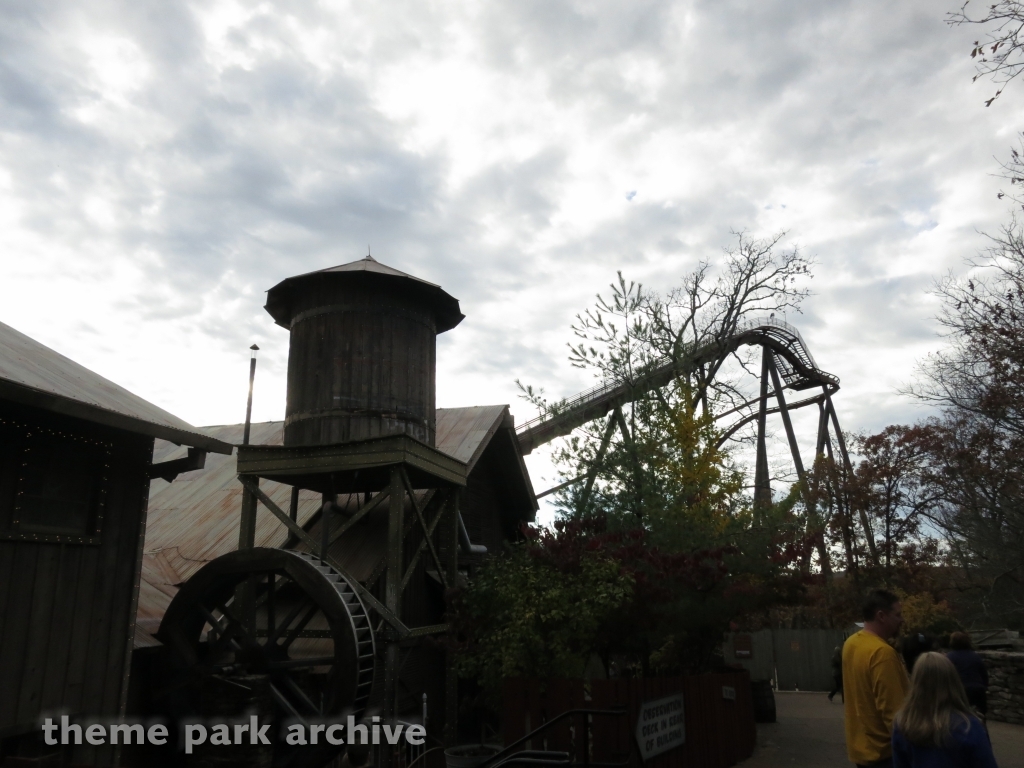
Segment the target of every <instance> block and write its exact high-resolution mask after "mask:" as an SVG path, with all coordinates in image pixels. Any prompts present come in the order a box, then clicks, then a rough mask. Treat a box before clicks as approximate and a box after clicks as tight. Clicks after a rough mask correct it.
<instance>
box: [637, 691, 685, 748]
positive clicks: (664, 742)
mask: <svg viewBox="0 0 1024 768" xmlns="http://www.w3.org/2000/svg"><path fill="white" fill-rule="evenodd" d="M685 742H686V719H685V716H684V710H683V694H681V693H676V694H674V695H672V696H666V697H665V698H663V699H655V700H654V701H645V702H644V703H643V704H641V705H640V716H639V717H637V719H636V743H637V746H638V747H640V757H641V758H642V759H643V760H644V761H645V762H646V761H647V760H650V759H651V758H652V757H656V756H657V755H660V754H662V753H663V752H668V751H669V750H670V749H675V748H676V747H681V746H682V745H683V744H684V743H685Z"/></svg>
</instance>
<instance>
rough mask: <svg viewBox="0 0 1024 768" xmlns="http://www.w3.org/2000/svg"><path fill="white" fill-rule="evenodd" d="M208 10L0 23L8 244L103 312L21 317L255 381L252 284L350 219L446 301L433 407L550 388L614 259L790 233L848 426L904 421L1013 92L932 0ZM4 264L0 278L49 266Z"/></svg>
mask: <svg viewBox="0 0 1024 768" xmlns="http://www.w3.org/2000/svg"><path fill="white" fill-rule="evenodd" d="M218 7H219V6H207V5H205V4H194V5H193V4H189V3H186V2H178V3H157V2H136V3H125V2H114V1H113V0H86V1H85V2H76V3H71V2H54V3H49V4H40V3H30V2H20V3H19V2H8V3H6V4H5V12H4V14H3V15H2V17H0V170H2V172H3V174H5V176H4V178H6V182H5V183H6V187H3V186H2V185H0V194H2V195H5V196H6V197H4V198H0V200H2V199H6V200H8V201H11V202H13V203H16V204H17V210H18V213H17V217H16V221H15V224H14V229H13V230H12V231H13V232H14V234H16V235H17V236H18V239H16V240H11V241H9V242H11V243H14V244H15V245H13V246H8V247H16V248H23V247H27V246H24V245H19V243H22V244H23V243H32V244H33V245H32V248H36V249H39V251H40V252H44V253H53V254H61V253H68V254H74V256H71V257H67V258H65V259H64V260H63V262H62V265H61V277H60V279H67V280H79V279H80V280H81V281H82V284H83V285H85V284H88V285H102V286H103V291H102V297H101V296H100V295H97V296H94V297H93V299H94V300H96V301H98V300H102V302H103V306H104V308H105V311H106V312H107V313H108V314H107V315H106V316H105V319H98V318H97V319H89V320H88V322H86V318H87V311H86V309H85V307H84V306H83V307H74V306H66V307H63V308H62V311H61V313H60V315H59V317H54V318H52V319H51V320H48V321H47V322H48V323H50V324H49V325H47V326H46V327H47V328H49V329H50V330H49V331H48V332H49V333H52V334H53V336H54V337H55V338H66V339H67V340H68V343H69V344H79V345H81V348H82V349H87V350H93V351H92V352H90V354H92V355H93V356H94V357H95V359H97V360H106V361H107V362H106V365H107V366H109V367H108V368H107V369H106V370H108V371H111V372H113V373H114V374H116V373H117V370H118V363H117V355H118V354H119V350H118V345H117V344H112V343H109V342H108V343H106V344H104V343H102V342H99V341H97V340H96V339H97V337H99V338H103V337H104V336H109V335H111V334H116V333H120V332H121V330H120V329H122V328H123V327H126V326H132V325H137V326H138V327H139V328H140V329H153V332H154V334H156V335H157V336H159V335H160V334H161V333H164V334H168V335H170V336H173V337H174V338H188V339H189V340H190V341H189V342H188V343H189V344H190V345H194V346H195V347H196V348H197V349H198V348H201V347H204V345H205V347H209V348H211V349H217V350H222V351H224V352H230V354H231V355H234V356H235V357H238V358H239V359H241V358H242V357H244V355H245V348H246V347H247V346H248V344H249V343H251V340H252V339H258V340H260V342H261V344H263V343H264V341H263V340H267V341H266V344H267V352H266V356H265V360H266V362H265V368H261V371H263V370H265V371H266V373H265V374H264V375H266V376H268V377H269V379H270V380H271V381H273V382H275V383H274V384H273V386H275V387H279V385H280V378H281V376H283V359H284V338H285V337H284V335H283V332H282V331H280V329H276V328H274V327H273V325H272V323H271V322H270V320H269V318H268V317H266V316H265V314H264V313H263V312H262V309H261V305H262V291H264V290H266V289H267V288H269V287H270V286H272V285H274V284H275V283H277V282H278V281H279V280H281V279H282V278H284V277H286V276H288V275H290V274H295V273H299V272H303V271H308V270H311V269H317V268H321V267H324V266H328V265H330V264H334V263H340V262H344V261H349V260H351V259H354V258H358V257H359V256H361V255H362V254H363V253H365V249H366V247H367V246H368V245H370V246H371V247H372V249H373V252H374V254H375V255H377V256H379V258H381V259H382V260H384V261H386V262H388V263H391V264H393V265H394V266H396V267H398V268H400V269H404V270H407V271H411V272H414V273H416V274H420V275H422V276H423V277H425V278H426V279H429V280H432V281H435V282H438V283H441V284H442V285H444V286H445V288H446V289H448V290H450V291H451V292H452V293H453V294H454V295H456V296H458V297H459V298H460V299H461V300H462V302H463V307H464V309H465V311H466V312H467V315H468V317H467V320H466V322H465V323H464V324H463V325H462V326H461V327H460V328H458V329H456V330H454V331H452V332H451V333H450V334H447V335H446V336H444V337H442V339H441V341H440V346H439V349H440V351H441V355H442V359H441V367H442V376H443V377H444V380H445V381H447V382H450V386H451V387H453V388H454V389H453V390H452V392H453V393H454V394H452V395H445V396H443V397H442V399H444V400H446V401H447V402H449V404H452V403H451V398H454V397H458V398H459V399H460V401H466V402H471V401H475V400H488V401H492V400H500V399H504V400H508V399H511V398H514V396H515V392H514V388H513V385H512V380H513V379H514V378H516V377H523V378H524V379H526V380H529V381H532V382H535V383H538V384H542V385H546V386H547V388H548V389H549V390H550V391H551V392H552V393H553V394H556V395H564V394H569V393H570V392H571V391H572V390H573V389H574V388H576V387H580V386H586V385H588V384H589V383H590V382H589V380H587V378H586V375H585V374H583V373H581V372H579V371H575V370H573V369H571V368H569V367H568V365H567V364H566V363H565V346H564V344H565V341H567V340H568V339H569V330H568V326H569V323H570V322H571V320H572V318H573V316H574V315H575V314H576V313H577V312H579V311H580V310H582V309H583V308H584V307H585V306H587V304H589V303H590V302H591V301H592V299H593V295H594V294H595V293H596V292H599V291H602V290H604V289H605V288H606V286H607V284H608V283H609V282H610V281H611V280H613V279H614V275H615V271H616V270H617V269H622V270H623V271H624V272H625V273H626V275H627V277H630V278H635V279H638V280H642V281H643V282H645V283H646V284H648V285H651V286H653V287H656V288H659V289H667V288H668V287H670V286H671V285H672V284H673V283H674V282H675V281H677V280H678V278H679V276H680V275H681V274H682V273H683V272H685V271H686V270H687V269H689V268H691V267H692V265H693V264H695V263H696V261H697V260H698V259H701V258H711V259H714V258H717V257H718V255H719V254H720V253H721V248H722V247H723V246H725V245H728V244H729V243H730V241H731V240H732V236H731V234H730V232H731V231H732V230H734V229H745V230H748V231H751V232H753V233H755V234H765V233H768V232H772V231H776V230H779V229H787V230H789V231H790V233H791V238H792V242H794V243H799V244H802V245H803V247H804V248H805V250H806V251H807V252H808V253H811V254H813V255H815V256H816V258H817V260H818V263H819V265H818V268H817V277H816V279H815V281H814V283H813V287H814V289H815V291H816V295H815V296H814V297H813V298H812V299H811V300H810V301H809V302H808V305H807V307H806V313H805V315H804V316H803V318H801V319H798V322H799V323H801V325H802V326H803V327H804V328H805V330H806V331H807V334H808V337H809V338H810V339H811V340H812V343H813V344H814V351H815V353H816V354H817V355H818V357H819V359H820V360H821V361H822V364H823V365H825V366H826V367H828V368H830V369H832V370H834V372H835V373H837V374H838V375H840V376H841V377H842V378H843V382H844V388H846V392H848V393H850V395H849V397H850V398H854V397H856V398H857V400H856V402H854V400H852V399H851V400H850V401H849V402H846V403H843V404H842V405H841V409H845V410H844V411H843V415H844V419H848V420H850V421H851V422H852V423H853V426H858V425H871V426H872V428H873V427H874V426H876V425H877V423H878V414H886V417H885V418H892V419H903V420H908V419H911V418H914V414H915V413H916V411H915V410H914V409H913V407H912V406H910V405H908V404H907V403H906V402H905V401H903V400H901V399H900V398H899V397H898V396H897V395H896V394H895V393H894V391H893V387H894V386H895V383H898V381H897V379H899V377H900V376H909V375H910V374H911V372H912V371H911V365H910V362H909V361H908V359H907V358H908V356H912V355H914V354H918V353H919V352H920V351H921V350H923V349H925V348H927V347H928V345H929V342H930V340H934V342H935V343H936V344H937V343H938V342H937V340H935V337H934V331H935V328H934V323H932V321H931V320H930V317H931V315H932V313H933V312H934V303H933V302H932V301H931V300H929V299H928V298H927V294H926V292H927V290H928V288H929V286H930V284H931V280H932V278H933V276H934V275H936V274H939V273H941V272H943V271H945V270H946V269H948V268H956V267H957V265H958V264H959V260H960V259H961V257H962V256H963V255H967V254H969V253H971V252H973V251H974V250H977V249H978V248H979V247H981V246H982V245H983V243H982V242H981V240H980V238H979V236H978V235H977V232H976V230H977V229H986V228H989V229H991V228H992V227H993V226H994V223H995V222H998V220H999V219H1000V218H1001V217H1002V216H1003V212H1002V210H1001V209H1000V208H999V206H998V204H997V203H996V202H995V200H994V192H995V190H996V188H997V187H998V182H997V181H996V180H993V179H991V178H990V177H989V176H988V175H987V174H990V173H991V172H992V171H993V170H995V165H994V161H993V160H992V156H993V155H996V154H999V153H1000V152H1002V151H1003V147H1004V145H1008V144H1009V143H1010V141H1011V139H1012V131H1013V128H1014V127H1015V122H1014V121H1015V120H1016V119H1017V118H1019V116H1020V115H1019V110H1016V105H1015V103H1014V102H1013V98H1015V97H1014V95H1013V93H1014V92H1013V88H1012V87H1011V89H1010V91H1008V92H1007V95H1006V96H1004V98H1003V99H1002V100H1001V102H999V103H998V105H997V106H996V107H993V108H992V109H990V110H984V109H983V108H982V107H981V101H982V99H983V97H984V96H985V95H986V94H985V93H983V90H984V89H983V88H982V87H981V86H975V87H974V88H972V87H971V84H970V77H971V74H972V71H971V69H970V63H969V59H967V57H966V53H967V51H968V50H969V49H968V48H967V47H966V42H965V41H966V40H967V38H968V37H969V35H970V34H971V33H970V31H967V32H966V34H965V31H964V30H950V29H948V28H946V26H945V25H944V24H943V21H942V16H943V11H944V9H943V8H942V7H941V6H936V5H935V4H934V3H933V2H929V0H916V1H915V2H906V3H898V4H893V3H886V2H882V1H881V0H857V1H856V2H854V1H853V0H840V1H839V2H830V3H822V2H809V1H805V2H792V1H791V0H786V1H783V0H769V1H767V2H750V1H749V0H716V1H715V2H711V1H710V0H678V1H677V2H670V1H668V0H642V1H640V2H634V3H620V2H596V3H586V4H583V3H577V2H570V1H569V0H543V2H542V1H540V0H537V1H536V2H533V1H531V2H519V3H491V4H484V5H481V6H476V7H472V8H470V7H468V6H466V5H465V4H462V3H454V2H453V3H443V2H442V3H436V4H435V3H431V4H423V3H414V2H407V3H398V4H389V6H388V7H387V8H384V7H380V6H375V5H372V4H364V5H361V6H358V7H352V8H346V9H334V8H331V7H328V6H323V5H320V4H317V3H290V4H273V3H272V4H269V5H262V4H255V3H241V4H239V5H238V6H237V8H240V9H241V12H240V13H241V15H240V16H238V17H237V18H234V19H231V18H229V16H230V14H229V13H228V11H226V10H224V9H221V10H219V11H216V12H215V9H216V8H218ZM403 88H405V89H406V90H404V91H403ZM441 105H443V106H441ZM998 110H1002V111H1001V112H1000V111H998ZM3 190H6V191H3ZM634 190H635V191H636V194H635V197H633V198H629V199H627V197H626V194H627V192H628V193H632V192H633V191H634ZM12 237H13V235H12ZM5 242H7V241H5ZM19 253H20V251H19ZM53 258H54V259H57V258H58V256H56V255H55V256H53ZM4 262H5V263H3V264H2V265H0V273H2V274H3V275H4V277H5V284H7V285H9V286H14V290H16V291H17V290H18V288H17V286H18V285H23V286H24V289H23V290H26V291H27V290H36V289H37V288H36V287H37V286H38V285H40V284H42V282H43V281H46V280H48V279H50V275H51V274H52V273H51V272H47V271H45V270H53V269H54V266H53V262H50V261H46V260H45V259H42V260H40V262H39V264H40V266H39V267H38V268H35V267H33V264H32V263H31V259H25V258H23V259H18V258H10V257H8V258H6V259H4ZM15 262H18V263H15ZM34 270H35V271H34ZM126 271H127V272H131V273H132V274H136V273H137V274H138V275H139V277H134V278H131V279H130V280H129V279H128V278H124V277H123V276H122V273H125V272H126ZM54 279H57V278H56V276H54ZM90 281H91V282H90ZM25 301H26V302H27V299H25ZM11 311H12V312H13V310H11ZM0 319H3V320H4V321H6V322H13V323H14V324H15V325H18V323H17V322H15V321H16V318H15V317H13V316H4V317H2V318H0ZM172 328H173V329H174V330H173V332H172V331H170V330H166V329H172ZM160 329H164V330H160ZM104 350H106V351H104ZM135 354H139V355H142V354H145V350H141V351H138V352H136V353H135ZM872 355H875V356H876V357H877V358H878V359H884V360H885V361H886V365H887V366H890V367H891V368H892V370H887V372H886V375H885V376H878V375H877V372H873V371H871V370H869V368H870V366H867V365H865V364H864V361H866V360H870V359H872ZM232 360H234V358H232ZM825 361H828V362H827V363H826V362H825ZM232 364H234V363H232ZM225 365H227V364H226V363H225ZM845 366H848V368H847V367H845ZM225 370H226V369H225ZM131 375H133V376H137V377H139V378H138V380H139V381H140V382H144V381H147V380H146V379H145V378H144V377H145V375H146V374H144V373H138V372H135V370H134V369H133V372H132V374H131ZM219 375H220V374H219ZM114 378H117V376H116V375H114ZM147 386H148V385H147ZM224 386H227V385H226V384H225V385H224ZM231 386H234V384H232V385H231ZM153 387H154V388H159V391H161V392H163V393H164V394H165V395H166V396H167V397H168V398H170V400H171V401H172V402H170V403H167V404H168V405H176V406H178V407H181V408H185V409H186V410H187V409H188V408H190V407H191V405H190V403H191V402H193V400H194V399H195V396H194V395H186V394H182V395H181V396H180V397H181V398H182V399H181V400H180V401H179V400H175V398H176V397H178V396H177V395H175V392H174V386H173V385H172V384H169V383H167V382H161V383H160V384H159V385H157V384H155V383H154V384H153ZM846 392H844V394H843V396H844V397H845V396H846ZM225 397H226V395H225ZM189 398H191V399H189ZM281 405H283V403H282V404H281ZM275 407H277V406H275ZM517 408H521V406H518V405H517ZM524 412H525V411H524ZM204 413H205V411H204ZM232 418H234V416H229V415H225V417H224V418H223V419H220V420H223V421H230V420H231V419H232Z"/></svg>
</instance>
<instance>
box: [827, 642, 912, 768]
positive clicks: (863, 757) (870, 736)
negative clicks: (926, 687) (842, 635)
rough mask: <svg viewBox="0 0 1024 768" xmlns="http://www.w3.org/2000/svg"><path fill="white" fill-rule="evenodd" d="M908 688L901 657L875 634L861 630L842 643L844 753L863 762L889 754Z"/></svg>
mask: <svg viewBox="0 0 1024 768" xmlns="http://www.w3.org/2000/svg"><path fill="white" fill-rule="evenodd" d="M909 690H910V680H909V678H908V677H907V668H906V667H905V666H904V664H903V659H901V658H900V656H899V654H898V653H896V651H895V650H894V649H893V647H892V646H891V645H889V644H888V643H887V642H885V641H884V640H883V639H882V638H880V637H879V636H878V635H875V634H872V633H871V632H868V631H866V630H863V629H862V630H861V631H860V632H857V633H856V634H854V635H851V636H850V637H849V638H847V640H846V643H845V644H844V645H843V700H844V702H845V705H846V707H845V708H846V712H845V715H846V754H847V755H848V756H849V758H850V762H852V763H856V764H857V765H865V764H867V763H874V762H877V761H879V760H884V759H885V758H887V757H889V756H890V755H891V754H892V720H893V717H894V716H895V715H896V710H898V709H899V708H900V707H901V706H902V705H903V699H904V698H905V697H906V695H907V692H908V691H909Z"/></svg>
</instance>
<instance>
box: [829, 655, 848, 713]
mask: <svg viewBox="0 0 1024 768" xmlns="http://www.w3.org/2000/svg"><path fill="white" fill-rule="evenodd" d="M837 693H838V694H839V695H840V696H842V695H843V646H841V645H837V646H836V649H835V650H834V651H832V690H831V691H830V692H829V694H828V700H829V701H832V699H833V698H834V697H835V695H836V694H837ZM843 701H846V699H845V698H844V699H843Z"/></svg>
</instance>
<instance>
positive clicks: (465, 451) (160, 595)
mask: <svg viewBox="0 0 1024 768" xmlns="http://www.w3.org/2000/svg"><path fill="white" fill-rule="evenodd" d="M242 430H243V425H241V424H231V425H226V426H218V427H206V428H205V430H204V431H206V432H208V433H209V434H210V435H212V436H213V437H214V438H217V439H219V440H223V441H225V442H229V443H239V442H241V439H242ZM499 434H500V435H502V436H503V437H506V438H510V439H511V440H512V441H514V440H515V433H514V430H513V425H512V418H511V416H510V415H509V413H508V407H507V406H504V405H493V406H477V407H472V408H439V409H438V410H437V431H436V441H435V444H436V446H437V448H438V449H439V450H441V451H443V452H444V453H447V454H448V455H450V456H452V457H453V458H456V459H458V460H459V461H462V462H465V463H466V464H467V465H468V470H469V472H470V473H472V471H473V468H474V467H475V466H476V464H477V462H478V461H479V460H480V458H481V457H482V456H483V454H484V451H485V450H486V449H487V447H488V445H489V444H491V443H492V442H495V441H494V438H495V436H496V435H499ZM283 437H284V422H282V421H270V422H263V423H256V424H253V425H252V428H251V435H250V442H251V443H252V444H254V445H281V444H282V441H283ZM504 442H507V440H505V441H503V444H502V446H503V447H504ZM184 455H185V449H184V448H181V447H178V446H175V445H171V444H169V443H166V442H163V441H157V444H156V450H155V455H154V457H153V461H154V462H158V461H170V460H172V459H177V458H181V457H183V456H184ZM501 455H502V456H503V457H504V455H505V454H504V453H503V454H501ZM515 455H516V460H517V461H518V463H514V462H512V461H510V460H508V459H507V458H503V459H502V463H503V464H507V465H508V466H507V467H506V469H505V473H506V474H507V475H509V476H512V477H514V478H515V482H514V485H515V486H516V488H517V491H516V493H515V494H514V497H515V498H516V499H517V501H516V504H517V506H518V508H520V509H521V514H522V515H523V517H524V518H527V519H532V517H531V515H532V512H531V510H532V509H536V498H535V497H534V496H533V486H532V485H531V484H530V478H529V475H528V474H527V472H526V467H525V464H523V463H522V457H520V456H519V455H518V453H517V452H516V453H515ZM260 488H261V489H262V490H263V491H264V492H265V493H266V494H267V495H268V496H269V497H270V498H271V499H272V500H273V501H274V503H275V504H277V505H278V506H279V507H280V508H281V509H284V510H287V509H288V507H289V504H290V497H291V486H289V485H283V484H280V483H275V482H272V481H270V480H263V481H262V482H261V483H260ZM241 500H242V486H241V484H240V483H239V482H238V478H237V473H236V466H235V461H234V459H233V458H231V457H229V456H213V455H211V456H208V457H207V459H206V466H205V467H204V468H203V469H201V470H196V471H193V472H187V473H184V474H182V475H179V476H178V478H177V479H176V480H174V482H172V483H168V482H166V481H165V480H160V479H157V480H154V481H153V483H152V485H151V486H150V494H149V517H148V521H147V524H146V541H145V546H144V552H143V558H142V583H141V586H140V590H139V607H138V626H139V628H140V631H141V634H139V635H137V638H136V647H146V645H145V644H146V643H148V642H149V640H148V639H147V637H146V634H145V633H149V634H152V633H155V632H156V631H157V629H158V628H159V626H160V619H161V618H162V617H163V615H164V611H165V610H166V609H167V606H168V605H169V604H170V602H171V599H172V598H173V597H174V595H175V593H176V592H177V587H178V585H179V584H181V583H183V582H185V581H187V580H188V578H189V577H191V576H192V575H193V574H194V573H195V572H196V571H198V570H199V569H200V568H201V567H202V566H203V565H205V564H206V563H208V562H210V561H211V560H213V559H215V558H217V557H219V556H220V555H223V554H226V553H228V552H231V551H233V550H235V549H236V548H237V546H238V523H239V516H240V515H239V513H240V510H241ZM339 502H340V503H341V505H342V506H343V507H344V506H347V505H351V506H353V507H354V506H358V502H357V501H356V500H355V499H347V500H346V499H345V497H342V498H341V499H339ZM320 506H321V497H320V495H319V494H317V493H313V492H311V491H306V490H301V491H300V492H299V508H298V522H299V525H305V526H307V527H309V526H308V524H309V523H310V521H311V518H312V517H313V515H314V513H316V512H317V510H319V508H320ZM310 530H311V533H312V534H313V535H314V538H315V537H316V534H315V526H314V527H311V528H310ZM287 539H288V532H287V530H286V529H285V527H284V526H283V525H281V524H280V523H279V522H278V520H277V519H276V518H275V517H274V516H273V515H272V514H271V513H270V512H268V511H267V510H266V509H264V507H263V505H262V504H261V505H259V506H258V510H257V517H256V546H258V547H280V546H282V545H283V544H284V543H285V541H286V540H287ZM386 539H387V509H386V505H383V506H381V507H380V508H379V509H378V510H375V511H374V512H372V513H370V514H369V515H367V517H366V519H365V522H363V523H360V524H359V525H356V526H354V527H353V528H352V529H351V530H350V531H349V532H347V533H346V534H345V535H344V536H342V537H341V538H340V539H338V540H337V541H336V542H335V543H334V544H333V545H332V547H331V554H332V556H333V557H334V558H335V559H336V560H337V561H338V562H339V563H341V564H342V565H343V566H344V567H345V569H346V570H347V571H348V573H349V575H351V576H352V577H353V578H356V579H358V580H360V581H366V580H367V579H369V578H370V577H371V575H372V574H373V573H374V572H375V571H376V570H377V569H378V567H379V565H380V562H381V559H382V558H383V557H384V553H385V546H386Z"/></svg>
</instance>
